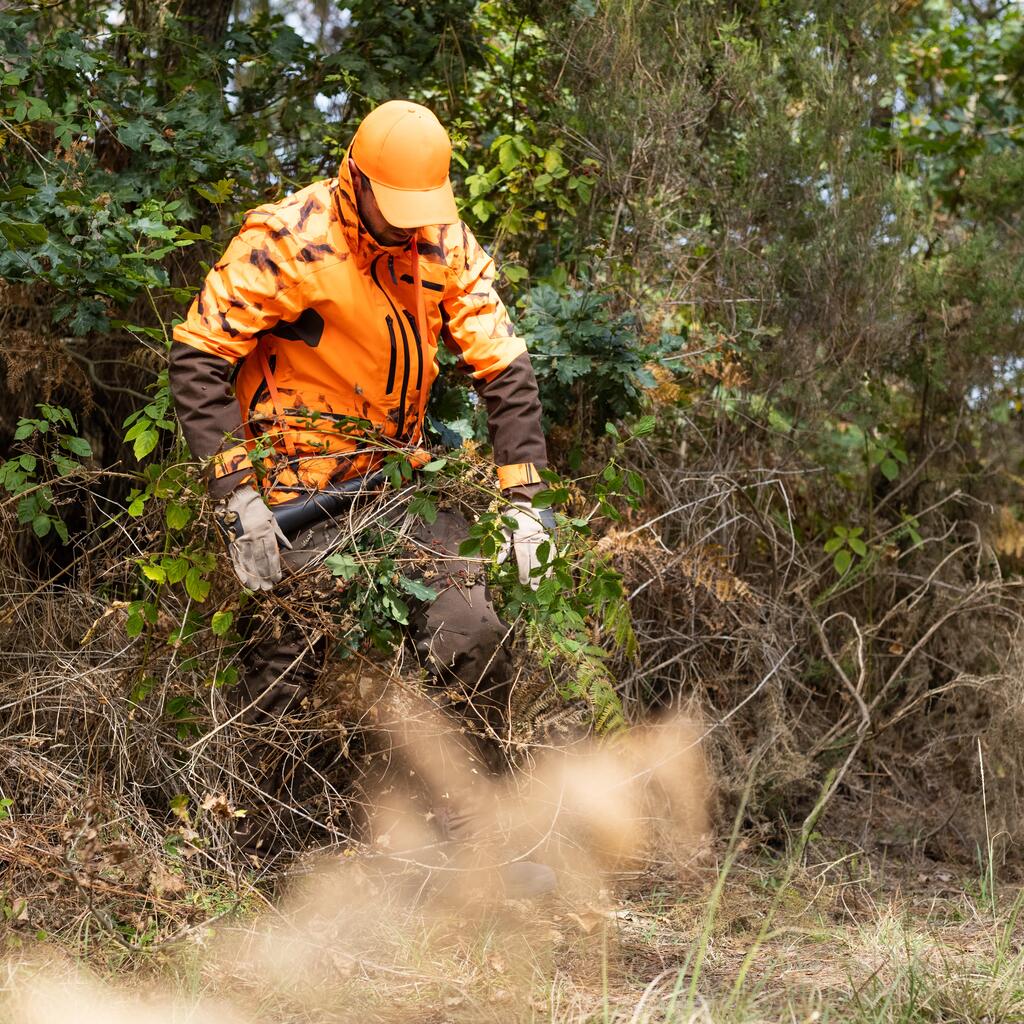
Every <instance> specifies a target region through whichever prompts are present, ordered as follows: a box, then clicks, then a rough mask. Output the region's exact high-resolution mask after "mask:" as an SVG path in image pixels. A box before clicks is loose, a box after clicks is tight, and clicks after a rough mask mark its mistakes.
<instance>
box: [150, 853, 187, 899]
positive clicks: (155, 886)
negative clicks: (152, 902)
mask: <svg viewBox="0 0 1024 1024" xmlns="http://www.w3.org/2000/svg"><path fill="white" fill-rule="evenodd" d="M149 887H150V889H151V890H152V891H153V892H154V893H155V894H156V895H157V896H180V895H181V894H182V893H183V892H186V891H187V890H188V886H187V885H186V884H185V880H184V879H183V878H182V877H181V875H176V874H175V873H174V872H173V871H169V870H168V869H167V868H166V867H165V866H164V864H163V863H161V862H160V861H156V862H155V863H154V864H153V867H152V868H151V869H150V872H149Z"/></svg>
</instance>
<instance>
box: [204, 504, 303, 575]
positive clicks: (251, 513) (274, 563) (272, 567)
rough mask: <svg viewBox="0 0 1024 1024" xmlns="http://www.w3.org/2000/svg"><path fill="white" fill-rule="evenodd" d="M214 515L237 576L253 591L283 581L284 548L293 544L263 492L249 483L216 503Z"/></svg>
mask: <svg viewBox="0 0 1024 1024" xmlns="http://www.w3.org/2000/svg"><path fill="white" fill-rule="evenodd" d="M213 514H214V516H215V518H216V520H217V525H218V526H219V527H220V529H221V532H222V533H223V534H224V537H225V539H226V540H227V543H228V554H229V555H230V556H231V564H232V565H233V566H234V568H235V575H236V576H237V577H238V578H239V580H240V581H241V582H242V584H243V585H244V586H247V587H248V588H249V589H250V590H270V589H271V588H272V587H273V585H274V584H275V583H277V581H278V580H279V579H280V578H281V548H282V547H284V548H290V547H291V546H292V545H291V541H289V540H288V538H287V537H286V536H285V535H284V534H283V533H282V532H281V528H280V527H279V526H278V525H277V520H276V519H275V518H274V513H273V512H271V511H270V509H269V508H268V507H267V504H266V502H265V501H264V500H263V498H262V496H261V495H260V492H259V491H257V490H256V488H255V487H253V486H251V485H249V484H246V485H245V486H243V487H239V488H237V489H236V490H234V491H232V492H231V493H230V494H229V495H228V496H227V497H226V498H224V499H223V501H219V502H218V503H217V505H216V507H215V508H214V513H213Z"/></svg>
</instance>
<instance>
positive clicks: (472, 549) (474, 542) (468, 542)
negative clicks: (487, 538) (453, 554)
mask: <svg viewBox="0 0 1024 1024" xmlns="http://www.w3.org/2000/svg"><path fill="white" fill-rule="evenodd" d="M459 554H460V555H462V557H463V558H475V557H476V556H477V555H479V554H480V538H479V537H467V538H466V539H465V540H464V541H463V542H462V543H461V544H460V545H459Z"/></svg>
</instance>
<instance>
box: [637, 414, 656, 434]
mask: <svg viewBox="0 0 1024 1024" xmlns="http://www.w3.org/2000/svg"><path fill="white" fill-rule="evenodd" d="M656 425H657V420H656V418H655V417H654V416H641V417H640V419H638V420H637V421H636V425H635V426H634V427H633V436H634V437H646V436H647V435H648V434H653V433H654V428H655V426H656Z"/></svg>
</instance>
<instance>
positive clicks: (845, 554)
mask: <svg viewBox="0 0 1024 1024" xmlns="http://www.w3.org/2000/svg"><path fill="white" fill-rule="evenodd" d="M852 562H853V552H852V551H850V549H849V548H843V550H842V551H840V552H838V553H837V554H836V557H835V558H834V559H833V560H832V565H833V567H834V568H835V570H836V572H837V573H839V575H840V576H845V575H846V572H847V570H848V569H849V568H850V564H851V563H852Z"/></svg>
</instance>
